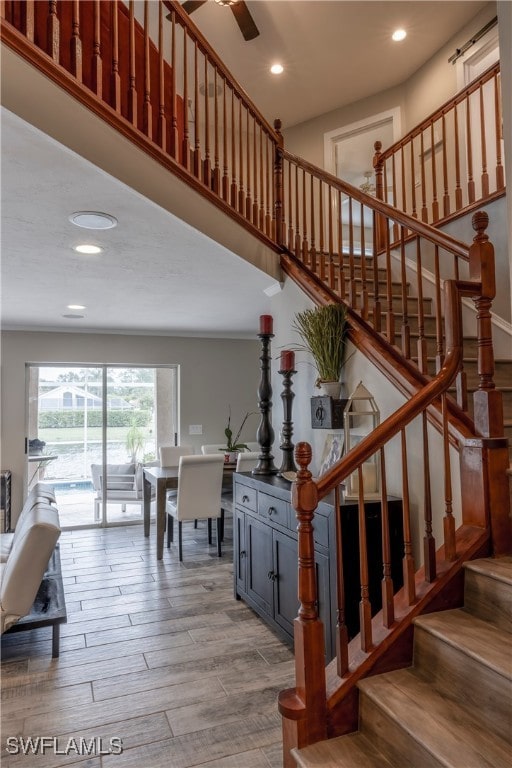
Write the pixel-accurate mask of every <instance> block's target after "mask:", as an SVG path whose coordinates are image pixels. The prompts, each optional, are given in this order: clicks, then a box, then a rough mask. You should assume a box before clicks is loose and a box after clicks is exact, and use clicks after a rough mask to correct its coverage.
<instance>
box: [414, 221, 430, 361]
mask: <svg viewBox="0 0 512 768" xmlns="http://www.w3.org/2000/svg"><path fill="white" fill-rule="evenodd" d="M416 269H417V276H418V368H419V369H420V371H421V372H422V373H428V368H427V365H428V363H427V357H428V353H427V340H426V338H425V311H424V308H423V273H422V263H421V241H420V238H419V236H417V237H416Z"/></svg>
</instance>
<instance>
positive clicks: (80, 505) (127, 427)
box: [26, 364, 178, 528]
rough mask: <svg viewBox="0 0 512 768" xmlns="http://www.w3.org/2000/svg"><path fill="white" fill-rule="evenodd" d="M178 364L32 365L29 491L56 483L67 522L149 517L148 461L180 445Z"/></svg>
mask: <svg viewBox="0 0 512 768" xmlns="http://www.w3.org/2000/svg"><path fill="white" fill-rule="evenodd" d="M177 376H178V369H177V366H162V367H145V366H120V365H94V366H93V365H81V366H76V365H65V364H58V365H57V364H54V365H28V366H27V392H28V408H27V424H28V429H27V441H26V443H27V448H26V458H27V462H26V484H27V488H28V490H30V488H31V487H32V486H33V485H34V483H35V482H37V481H38V480H43V481H47V482H49V483H50V484H51V485H53V487H54V488H55V493H56V497H57V505H58V507H59V514H60V519H61V525H62V527H63V528H74V527H89V526H108V525H121V524H123V525H124V524H126V523H138V522H141V521H142V517H143V515H142V512H143V508H142V503H143V502H142V467H143V465H144V464H151V463H154V462H156V460H157V457H158V448H159V446H160V445H161V444H174V443H175V442H176V435H177V432H178V424H177V413H178V409H177V380H178V379H177Z"/></svg>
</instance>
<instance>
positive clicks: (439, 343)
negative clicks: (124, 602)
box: [434, 245, 444, 373]
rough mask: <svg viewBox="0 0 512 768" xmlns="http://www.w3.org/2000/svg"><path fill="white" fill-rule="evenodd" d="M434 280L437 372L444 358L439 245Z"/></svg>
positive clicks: (435, 251)
mask: <svg viewBox="0 0 512 768" xmlns="http://www.w3.org/2000/svg"><path fill="white" fill-rule="evenodd" d="M434 282H435V292H436V373H439V371H440V370H441V366H442V364H443V360H444V350H443V335H444V334H443V311H442V307H441V275H440V272H439V246H437V245H436V246H435V248H434Z"/></svg>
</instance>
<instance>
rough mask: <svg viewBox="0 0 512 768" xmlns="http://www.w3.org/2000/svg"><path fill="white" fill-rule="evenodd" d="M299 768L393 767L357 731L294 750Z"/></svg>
mask: <svg viewBox="0 0 512 768" xmlns="http://www.w3.org/2000/svg"><path fill="white" fill-rule="evenodd" d="M292 754H293V756H294V757H295V760H296V762H297V765H298V766H299V768H354V766H356V765H364V767H365V768H393V764H392V763H390V762H389V760H387V758H386V757H385V756H384V755H383V754H382V752H380V751H379V750H378V749H377V748H376V746H375V745H374V744H373V743H372V742H371V741H370V740H369V739H367V738H366V736H364V734H362V733H360V732H359V731H357V732H356V733H349V734H347V735H346V736H337V737H336V738H334V739H327V740H326V741H319V742H317V743H316V744H311V745H310V746H309V747H303V748H302V749H294V750H292Z"/></svg>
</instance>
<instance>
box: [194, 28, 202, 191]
mask: <svg viewBox="0 0 512 768" xmlns="http://www.w3.org/2000/svg"><path fill="white" fill-rule="evenodd" d="M200 123H201V118H200V109H199V45H198V43H197V40H195V41H194V150H193V153H192V154H193V161H192V162H193V165H192V173H193V174H194V176H195V177H196V179H201V176H202V174H201V137H200V134H199V127H200Z"/></svg>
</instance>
